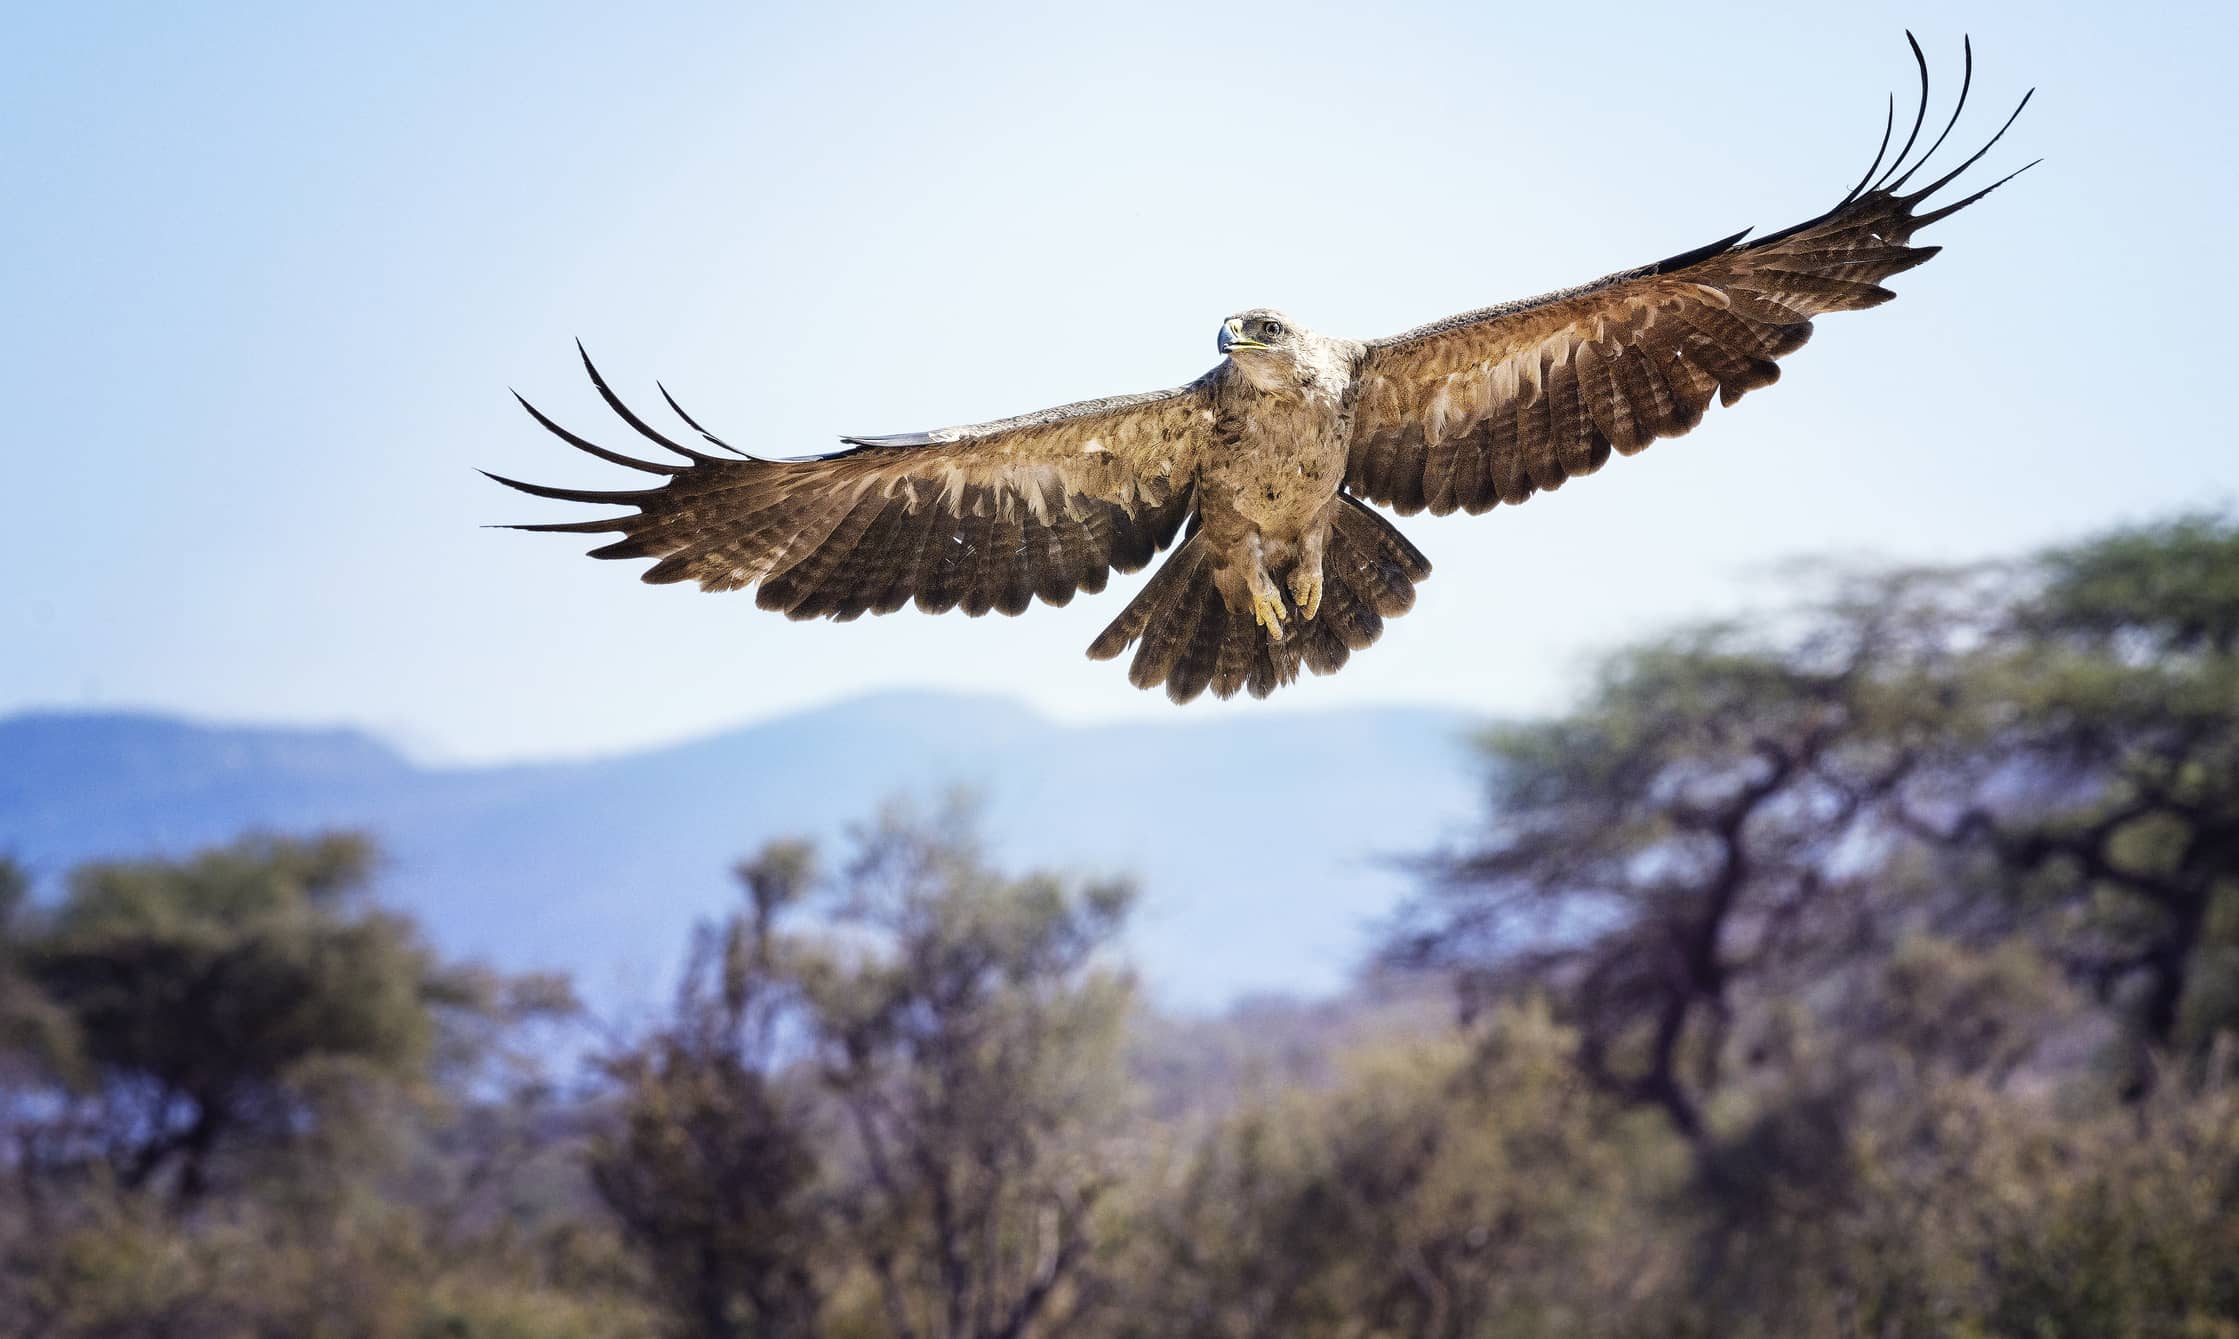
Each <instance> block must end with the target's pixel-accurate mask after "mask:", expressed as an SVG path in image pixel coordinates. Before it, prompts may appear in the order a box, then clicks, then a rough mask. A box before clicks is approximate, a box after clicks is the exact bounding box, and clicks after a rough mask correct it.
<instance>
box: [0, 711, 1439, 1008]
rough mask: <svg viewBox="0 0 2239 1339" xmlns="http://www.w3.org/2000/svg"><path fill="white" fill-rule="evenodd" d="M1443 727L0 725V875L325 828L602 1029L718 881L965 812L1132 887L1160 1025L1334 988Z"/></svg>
mask: <svg viewBox="0 0 2239 1339" xmlns="http://www.w3.org/2000/svg"><path fill="white" fill-rule="evenodd" d="M1471 724H1472V723H1471V722H1470V721H1469V719H1468V718H1466V717H1464V716H1461V715H1458V714H1455V713H1451V712H1441V711H1431V710H1412V709H1398V708H1386V709H1364V710H1356V711H1343V712H1326V713H1316V714H1304V713H1263V714H1252V715H1224V716H1220V717H1216V718H1212V719H1199V720H1196V721H1191V722H1186V723H1185V722H1181V721H1176V722H1174V723H1170V724H1166V723H1162V724H1141V723H1136V724H1126V725H1099V726H1067V725H1061V724H1057V723H1055V722H1052V721H1049V720H1046V719H1044V718H1042V717H1040V716H1037V715H1035V714H1034V713H1032V712H1030V711H1028V710H1026V709H1024V708H1022V707H1019V706H1016V705H1013V704H1010V703H1007V702H1004V701H1000V700H995V699H986V698H972V697H956V696H939V695H927V694H902V695H887V696H878V697H870V698H865V699H861V700H858V701H854V702H849V703H845V704H843V705H840V706H835V707H830V708H826V709H822V710H817V711H810V712H804V713H801V714H799V715H794V716H788V717H783V718H780V719H777V720H773V721H769V722H765V723H763V724H759V725H755V726H751V727H748V728H745V729H740V730H735V731H730V732H727V733H724V734H720V735H716V736H713V737H710V738H707V739H703V740H699V741H696V742H692V743H687V744H681V745H676V746H673V747H668V748H661V749H655V750H649V751H646V752H641V753H633V754H626V755H622V756H618V757H611V758H606V759H601V760H598V761H592V762H571V763H544V764H528V765H516V766H504V767H480V768H430V767H421V766H417V765H415V764H413V763H411V762H409V761H407V760H406V759H405V758H403V757H402V756H401V755H399V754H398V753H396V752H395V751H394V750H392V749H390V748H388V747H387V746H385V745H383V744H382V743H380V742H379V741H378V740H375V739H373V738H371V737H369V736H367V735H364V734H360V733H357V732H355V731H346V730H296V729H275V728H243V727H234V726H213V725H201V724H194V723H190V722H185V721H180V720H175V719H169V718H165V717H159V716H147V715H127V714H79V713H70V714H48V713H40V714H32V715H24V716H17V717H13V718H7V719H0V851H6V852H8V853H10V854H12V855H14V856H15V857H16V858H18V859H19V860H22V861H24V862H26V863H27V864H29V865H30V866H31V868H32V870H33V871H34V874H35V875H36V876H39V877H40V878H42V879H51V878H52V877H54V876H57V875H59V874H60V873H61V872H63V871H65V870H67V869H68V868H69V867H70V866H71V865H73V864H76V863H77V862H79V861H82V860H87V859H93V858H100V857H111V856H131V855H145V854H155V853H165V854H176V853H181V852H185V851H189V850H192V849H194V848H196V847H199V846H203V845H207V844H210V843H213V842H219V841H225V840H228V839H230V838H231V837H233V836H235V835H237V834H238V833H240V832H242V831H244V830H246V829H251V828H259V829H264V830H270V831H281V832H302V831H306V830H310V829H315V828H320V827H329V826H347V827H355V828H362V829H365V830H367V831H369V832H371V833H373V834H374V835H375V836H377V837H378V838H379V839H380V841H381V843H382V846H383V849H384V850H385V851H386V852H387V853H388V855H389V858H390V861H389V866H388V869H387V872H386V875H385V877H384V878H383V880H382V884H381V892H382V896H383V898H384V899H385V900H386V901H388V902H389V903H391V904H393V905H396V906H399V907H401V908H403V909H405V910H408V911H410V912H412V913H413V914H415V915H417V916H418V917H420V918H421V920H422V921H423V922H424V923H425V924H426V925H427V927H428V930H429V933H430V934H431V935H432V936H433V937H434V939H435V941H436V943H437V944H439V945H440V946H441V947H442V948H444V949H445V950H446V951H448V952H451V953H454V954H467V955H473V956H478V957H484V958H487V959H490V960H492V961H494V962H497V963H500V964H503V965H505V966H509V967H515V968H520V967H561V968H566V969H568V970H569V971H571V972H573V973H574V974H575V975H576V978H577V980H578V982H579V983H580V984H581V986H582V988H583V989H584V991H585V993H586V994H587V995H589V996H590V997H591V998H592V999H594V1000H595V1001H598V1002H600V1003H601V1004H603V1005H606V1006H609V1007H614V1006H629V1005H635V1004H640V1003H644V1002H647V1001H648V1000H650V999H652V998H655V996H656V992H658V991H660V990H663V989H665V983H666V982H667V980H668V979H669V976H670V973H671V971H672V970H673V968H674V965H675V963H676V961H677V959H678V957H679V956H680V954H681V953H682V951H683V948H684V944H685V940H686V935H687V933H688V931H689V929H690V927H691V925H692V924H693V923H694V921H695V920H697V919H699V918H701V917H703V916H707V915H710V914H713V913H716V912H718V911H720V910H722V909H723V908H724V907H726V906H727V905H728V904H729V900H730V898H731V897H732V896H733V895H734V894H733V890H732V887H731V885H730V882H729V879H728V874H727V871H728V870H729V869H730V867H731V865H732V863H733V862H734V861H735V860H737V859H738V858H739V857H740V856H742V855H745V854H747V853H749V852H750V851H752V850H753V849H754V848H756V847H757V846H758V845H760V844H761V843H762V842H763V841H765V840H767V839H769V838H772V837H778V836H787V835H795V834H799V835H807V836H813V837H822V838H829V837H833V836H836V835H837V834H838V833H839V832H840V831H842V829H844V827H845V826H846V825H847V824H848V823H850V822H852V821H854V820H856V819H859V818H862V817H864V816H865V815H867V814H868V813H870V812H871V810H872V809H873V808H874V807H875V806H876V805H877V804H878V803H879V802H880V801H881V800H882V799H884V798H886V797H889V796H893V795H898V794H912V793H915V794H921V795H922V794H928V793H930V792H932V791H933V790H935V789H937V788H939V787H943V786H946V785H950V784H956V783H962V784H965V785H969V786H973V787H975V788H977V789H978V790H979V791H980V792H981V793H982V794H983V795H984V796H985V797H986V799H987V835H988V837H989V840H990V845H991V847H992V848H993V851H994V854H995V855H996V856H997V858H998V859H1000V860H1001V861H1003V862H1005V863H1006V864H1008V865H1011V866H1013V867H1019V866H1024V865H1028V864H1035V865H1045V866H1047V865H1055V866H1062V867H1066V868H1071V869H1077V870H1081V871H1084V872H1098V873H1130V874H1133V875H1135V876H1136V877H1137V878H1138V879H1139V880H1140V881H1141V883H1142V885H1143V889H1144V900H1143V902H1142V904H1141V905H1140V907H1139V909H1138V911H1137V913H1136V918H1135V923H1134V927H1133V930H1132V932H1131V936H1130V940H1131V943H1130V947H1131V949H1132V953H1133V957H1134V961H1135V962H1136V964H1137V966H1138V967H1139V968H1140V969H1141V970H1142V972H1143V975H1144V977H1145V979H1146V980H1147V982H1148V983H1149V985H1150V987H1151V989H1152V992H1153V995H1154V997H1155V998H1156V999H1157V1000H1158V1001H1159V1002H1160V1003H1161V1004H1163V1005H1166V1006H1168V1007H1173V1008H1184V1009H1208V1008H1215V1007H1219V1006H1222V1005H1225V1004H1227V1003H1229V1002H1231V1001H1233V1000H1235V999H1237V998H1240V997H1242V996H1245V995H1250V994H1255V993H1264V992H1287V993H1315V992H1320V991H1324V990H1328V989H1331V988H1334V987H1336V986H1338V985H1340V984H1341V983H1342V982H1343V980H1344V978H1345V976H1346V974H1347V973H1348V971H1349V970H1350V969H1351V967H1352V966H1353V964H1354V963H1355V961H1356V960H1357V959H1358V957H1359V955H1360V953H1361V952H1362V951H1363V949H1364V948H1365V947H1366V945H1367V942H1368V941H1367V937H1366V935H1365V933H1364V931H1365V929H1366V927H1367V926H1368V925H1369V924H1370V923H1371V922H1373V921H1374V920H1375V919H1376V918H1377V917H1380V916H1381V915H1383V914H1384V913H1385V912H1387V911H1388V910H1389V909H1390V908H1391V907H1392V905H1393V903H1394V902H1395V900H1396V899H1397V897H1398V896H1399V895H1400V894H1401V893H1402V892H1403V891H1404V890H1405V889H1406V887H1407V881H1406V878H1405V876H1404V875H1403V874H1401V873H1399V872H1397V871H1395V870H1393V869H1392V868H1390V867H1389V864H1388V860H1389V858H1390V857H1394V856H1401V855H1406V854H1410V853H1414V852H1418V851H1421V850H1423V849H1425V848H1426V847H1428V846H1430V845H1431V844H1433V843H1434V842H1436V841H1437V840H1438V839H1439V838H1440V837H1442V836H1444V835H1447V834H1449V833H1451V832H1452V831H1453V830H1454V829H1455V828H1456V826H1457V825H1460V824H1462V823H1465V822H1467V821H1468V820H1469V819H1470V818H1471V817H1472V815H1473V814H1474V813H1475V811H1476V803H1477V800H1476V796H1477V782H1476V773H1475V770H1474V768H1473V767H1472V765H1471V763H1470V761H1469V757H1468V753H1467V749H1466V736H1467V733H1468V731H1469V728H1470V726H1471Z"/></svg>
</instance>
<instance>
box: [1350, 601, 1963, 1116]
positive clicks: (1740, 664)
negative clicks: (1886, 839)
mask: <svg viewBox="0 0 2239 1339" xmlns="http://www.w3.org/2000/svg"><path fill="white" fill-rule="evenodd" d="M1950 598H1952V592H1951V591H1950V590H1949V589H1948V588H1947V586H1946V584H1945V583H1944V582H1942V581H1941V579H1940V577H1939V576H1938V575H1936V574H1928V573H1900V574H1896V575H1893V576H1890V577H1888V578H1884V579H1879V580H1875V581H1856V582H1852V583H1848V584H1846V585H1845V586H1844V587H1843V588H1842V590H1841V591H1840V592H1839V594H1838V595H1837V597H1836V598H1834V599H1833V600H1830V601H1829V602H1827V603H1826V604H1824V605H1823V606H1821V607H1819V608H1817V609H1814V610H1811V611H1809V613H1808V615H1807V616H1806V617H1805V618H1804V619H1803V620H1802V626H1801V628H1800V630H1785V629H1776V631H1775V632H1773V633H1768V632H1765V631H1762V630H1758V629H1742V628H1736V627H1728V626H1718V627H1711V628H1706V629H1702V630H1699V631H1697V632H1694V633H1691V634H1687V635H1683V636H1680V637H1677V638H1674V639H1671V640H1669V641H1665V642H1660V643H1653V644H1649V645H1646V646H1643V647H1640V648H1637V649H1633V650H1630V651H1627V652H1624V653H1621V654H1619V655H1617V656H1615V657H1614V658H1612V660H1611V661H1610V662H1609V663H1608V665H1607V666H1606V668H1605V669H1604V671H1603V673H1602V675H1601V677H1600V679H1599V681H1598V682H1597V684H1596V686H1595V688H1594V690H1593V692H1592V693H1591V694H1590V695H1589V696H1588V698H1587V700H1586V701H1585V702H1584V703H1583V704H1582V705H1581V706H1580V707H1579V708H1578V709H1577V710H1575V711H1573V712H1572V713H1571V714H1569V715H1567V716H1564V717H1562V718H1559V719H1556V720H1552V721H1547V722H1541V723H1532V724H1526V725H1517V726H1509V727H1503V728H1500V729H1496V730H1494V731H1493V732H1492V733H1491V734H1489V735H1488V736H1487V737H1486V738H1485V741H1484V747H1485V752H1486V756H1487V760H1488V763H1489V772H1490V780H1491V808H1492V814H1491V818H1490V821H1489V822H1488V823H1487V824H1486V826H1485V834H1484V836H1483V838H1482V840H1481V841H1480V842H1479V843H1478V844H1476V845H1475V846H1474V847H1470V848H1466V849H1462V850H1459V851H1454V852H1449V853H1446V854H1443V855H1440V856H1437V857H1434V858H1432V859H1430V860H1428V861H1426V862H1424V865H1423V869H1424V872H1425V874H1426V875H1427V887H1426V889H1425V891H1424V892H1423V893H1422V894H1421V895H1420V896H1419V897H1418V898H1417V899H1416V900H1415V901H1414V902H1413V903H1411V904H1410V905H1409V906H1408V907H1406V908H1405V909H1404V910H1403V912H1402V914H1401V916H1400V918H1399V920H1398V922H1397V924H1396V926H1395V928H1394V930H1393V932H1392V934H1391V936H1390V939H1389V941H1388V943H1387V945H1386V948H1385V953H1384V958H1385V960H1386V961H1387V962H1388V963H1390V964H1392V965H1394V966H1397V967H1399V968H1402V969H1409V970H1415V969H1426V968H1427V969H1434V970H1439V971H1444V972H1450V973H1453V974H1454V975H1455V976H1456V978H1457V980H1459V982H1460V983H1461V986H1462V989H1463V992H1464V999H1465V1003H1466V1004H1468V1006H1469V1007H1471V1008H1474V1007H1477V1005H1479V1004H1481V1003H1482V1002H1483V1001H1485V1000H1486V999H1489V998H1494V997H1517V996H1521V995H1527V994H1531V993H1535V992H1542V991H1544V992H1547V993H1549V995H1550V997H1551V998H1553V999H1555V1000H1557V1001H1559V1002H1560V1004H1561V1007H1562V1011H1563V1015H1564V1017H1565V1018H1566V1020H1568V1021H1570V1022H1572V1023H1573V1024H1574V1025H1575V1027H1576V1028H1577V1030H1578V1038H1579V1041H1578V1061H1579V1064H1580V1066H1581V1068H1582V1069H1583V1071H1584V1072H1585V1073H1586V1074H1587V1075H1588V1076H1589V1077H1590V1078H1592V1079H1593V1080H1594V1081H1595V1082H1596V1083H1597V1084H1599V1085H1600V1086H1601V1087H1603V1088H1604V1089H1605V1090H1607V1091H1609V1092H1610V1093H1612V1094H1615V1095H1616V1096H1618V1097H1620V1098H1622V1099H1624V1100H1625V1101H1627V1102H1630V1103H1636V1104H1642V1105H1647V1106H1651V1107H1654V1108H1655V1109H1657V1110H1659V1111H1661V1112H1662V1113H1663V1114H1664V1115H1665V1116H1666V1117H1667V1118H1668V1119H1669V1120H1670V1122H1671V1124H1672V1125H1673V1127H1674V1128H1675V1129H1677V1130H1678V1131H1679V1132H1680V1133H1682V1134H1684V1135H1686V1136H1687V1137H1688V1138H1689V1139H1691V1140H1695V1141H1697V1142H1698V1143H1701V1142H1702V1141H1703V1140H1704V1139H1705V1137H1706V1133H1707V1131H1706V1127H1705V1115H1704V1111H1705V1104H1706V1102H1707V1101H1708V1100H1709V1099H1710V1098H1711V1097H1712V1096H1713V1094H1714V1093H1715V1092H1716V1091H1717V1089H1718V1088H1719V1086H1720V1084H1721V1082H1722V1079H1723V1077H1724V1074H1725V1069H1726V1064H1727V1053H1728V1050H1729V1044H1730V1042H1731V1041H1732V1040H1733V1030H1734V1029H1733V1024H1734V1020H1735V1017H1736V1011H1737V1006H1738V1005H1739V1004H1740V1003H1741V1000H1740V999H1739V993H1740V992H1743V991H1746V990H1754V991H1756V992H1757V993H1758V994H1759V995H1760V996H1762V995H1765V994H1768V993H1777V992H1782V991H1789V990H1797V989H1802V988H1805V987H1807V986H1808V985H1809V984H1810V983H1811V981H1812V980H1813V978H1814V977H1815V976H1816V975H1817V974H1818V973H1820V972H1822V971H1824V970H1826V969H1827V968H1828V967H1829V965H1830V964H1834V963H1839V962H1843V961H1846V960H1848V959H1849V958H1851V957H1853V956H1855V955H1856V954H1857V952H1858V951H1859V950H1860V948H1861V947H1862V946H1863V945H1864V944H1866V943H1868V942H1870V941H1872V940H1873V939H1874V938H1876V937H1877V936H1880V935H1884V934H1886V933H1888V932H1889V928H1890V927H1888V926H1887V925H1885V924H1883V923H1882V922H1881V921H1880V919H1879V918H1877V916H1875V915H1873V914H1870V912H1871V909H1870V908H1869V906H1868V905H1867V903H1868V900H1869V899H1868V898H1867V896H1866V893H1867V888H1866V884H1865V881H1864V880H1862V879H1861V878H1860V877H1858V876H1859V875H1860V874H1861V872H1862V871H1863V870H1864V869H1866V868H1867V867H1868V864H1869V863H1870V860H1869V857H1870V856H1871V854H1872V852H1873V851H1874V850H1875V849H1876V847H1877V843H1878V841H1879V839H1880V836H1881V832H1882V829H1883V827H1884V825H1883V823H1882V821H1881V820H1880V818H1879V816H1878V808H1879V805H1880V804H1881V802H1882V801H1883V800H1884V799H1885V798H1886V797H1887V796H1888V795H1889V794H1890V792H1891V791H1892V790H1893V788H1894V787H1896V786H1897V785H1898V783H1899V782H1901V781H1902V780H1903V779H1904V777H1905V776H1906V774H1907V772H1908V770H1909V769H1910V768H1911V767H1912V765H1913V763H1914V760H1915V758H1916V757H1917V756H1918V751H1919V749H1920V746H1921V741H1922V740H1923V739H1924V738H1925V737H1927V736H1928V735H1929V734H1931V733H1932V732H1933V730H1934V728H1935V724H1936V719H1935V712H1936V709H1937V707H1936V703H1937V698H1938V694H1937V693H1936V692H1935V691H1932V690H1924V684H1925V683H1926V682H1927V681H1929V680H1932V679H1933V678H1934V677H1936V676H1937V674H1939V673H1940V671H1939V670H1938V668H1937V667H1938V666H1939V665H1941V664H1942V650H1943V647H1944V646H1945V645H1946V642H1947V640H1948V638H1949V636H1950V628H1951V626H1952V618H1951V615H1950V611H1949V609H1948V608H1947V601H1948V600H1949V599H1950ZM1782 633H1785V635H1781V634H1782Z"/></svg>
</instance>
